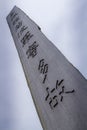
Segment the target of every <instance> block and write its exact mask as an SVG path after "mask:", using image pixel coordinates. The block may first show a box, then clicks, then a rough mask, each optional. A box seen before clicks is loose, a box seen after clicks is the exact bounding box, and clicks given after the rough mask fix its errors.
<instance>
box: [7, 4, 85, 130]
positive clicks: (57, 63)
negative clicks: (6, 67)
mask: <svg viewBox="0 0 87 130" xmlns="http://www.w3.org/2000/svg"><path fill="white" fill-rule="evenodd" d="M7 22H8V25H9V27H10V31H11V33H12V37H13V39H14V42H15V46H16V48H17V51H18V54H19V57H20V60H21V63H22V67H23V70H24V73H25V76H26V80H27V83H28V87H29V89H30V91H31V94H32V98H33V101H34V104H35V106H36V110H37V112H38V115H39V118H40V121H41V123H42V126H43V128H44V130H86V129H87V101H86V99H87V81H86V80H85V78H84V77H83V76H82V75H81V74H80V72H79V71H78V70H77V69H76V68H75V67H73V66H72V65H71V64H70V63H69V61H68V60H67V59H66V58H65V57H64V56H63V55H62V54H61V52H60V51H59V50H58V49H57V48H56V47H55V46H54V45H53V44H52V43H51V41H49V40H48V39H47V38H46V36H45V35H44V34H43V33H42V32H41V29H40V27H39V26H38V25H37V24H36V23H34V22H33V21H32V20H31V19H30V18H29V17H28V16H27V15H26V14H25V13H24V12H23V11H22V10H20V9H19V8H18V7H16V6H15V7H14V8H13V9H12V11H11V12H10V14H9V15H8V16H7Z"/></svg>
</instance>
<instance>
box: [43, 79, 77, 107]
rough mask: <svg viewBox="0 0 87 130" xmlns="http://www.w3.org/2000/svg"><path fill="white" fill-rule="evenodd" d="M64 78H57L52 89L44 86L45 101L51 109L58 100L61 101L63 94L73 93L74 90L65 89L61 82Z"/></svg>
mask: <svg viewBox="0 0 87 130" xmlns="http://www.w3.org/2000/svg"><path fill="white" fill-rule="evenodd" d="M63 82H64V79H62V80H60V81H59V80H57V81H56V86H55V88H53V89H51V90H50V89H49V87H47V88H46V92H47V96H46V97H45V101H47V102H48V103H49V105H50V108H51V109H54V108H55V107H56V106H57V105H58V104H59V103H60V102H62V101H63V97H64V94H70V93H74V92H75V90H74V89H73V90H69V91H65V86H64V84H63Z"/></svg>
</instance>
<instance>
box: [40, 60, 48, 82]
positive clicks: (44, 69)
mask: <svg viewBox="0 0 87 130" xmlns="http://www.w3.org/2000/svg"><path fill="white" fill-rule="evenodd" d="M38 70H39V71H40V73H42V74H43V75H44V79H43V84H44V83H45V81H46V78H47V73H48V64H45V61H44V59H41V60H40V62H39V67H38Z"/></svg>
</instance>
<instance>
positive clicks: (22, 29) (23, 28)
mask: <svg viewBox="0 0 87 130" xmlns="http://www.w3.org/2000/svg"><path fill="white" fill-rule="evenodd" d="M27 28H28V27H26V26H22V27H21V29H20V35H22V33H23V32H24V31H25V30H26V29H27Z"/></svg>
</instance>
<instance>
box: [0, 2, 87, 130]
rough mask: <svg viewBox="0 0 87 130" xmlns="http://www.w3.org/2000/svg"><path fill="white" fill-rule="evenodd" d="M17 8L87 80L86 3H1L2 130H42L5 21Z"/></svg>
mask: <svg viewBox="0 0 87 130" xmlns="http://www.w3.org/2000/svg"><path fill="white" fill-rule="evenodd" d="M14 5H16V6H18V7H19V8H21V9H22V10H23V11H24V12H25V13H26V14H27V15H28V16H29V17H30V18H31V19H33V20H34V21H35V22H36V23H37V24H38V25H39V26H40V27H41V29H42V32H43V33H44V34H45V35H46V36H47V37H48V38H49V39H50V40H51V41H52V42H53V43H54V44H55V45H56V46H57V48H59V50H60V51H61V52H62V53H63V54H64V55H65V56H66V57H67V59H68V60H69V61H70V62H71V63H72V64H73V65H74V66H75V67H76V68H77V69H78V70H79V71H80V72H81V73H82V74H83V75H84V77H85V78H86V79H87V0H43V1H42V0H0V130H42V127H41V125H40V122H39V119H38V116H37V113H36V110H35V107H34V105H33V102H32V98H31V95H30V91H29V89H28V87H27V83H26V80H25V76H24V73H23V70H22V66H21V63H20V60H19V57H18V54H17V50H16V48H15V45H14V42H13V39H12V36H11V33H10V30H9V27H8V25H7V22H6V16H7V15H8V14H9V12H10V11H11V9H12V8H13V6H14Z"/></svg>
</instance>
